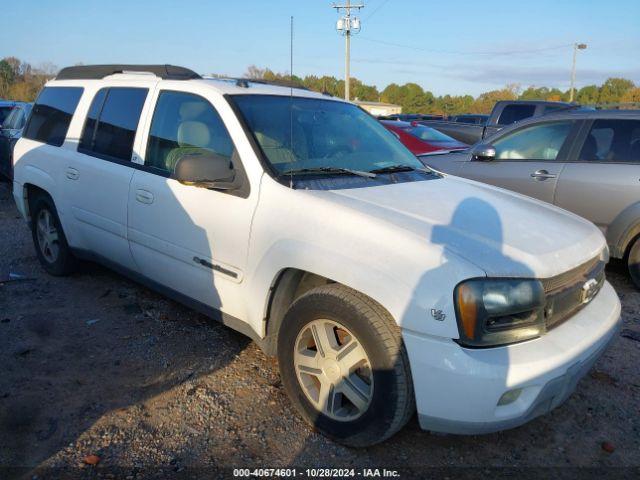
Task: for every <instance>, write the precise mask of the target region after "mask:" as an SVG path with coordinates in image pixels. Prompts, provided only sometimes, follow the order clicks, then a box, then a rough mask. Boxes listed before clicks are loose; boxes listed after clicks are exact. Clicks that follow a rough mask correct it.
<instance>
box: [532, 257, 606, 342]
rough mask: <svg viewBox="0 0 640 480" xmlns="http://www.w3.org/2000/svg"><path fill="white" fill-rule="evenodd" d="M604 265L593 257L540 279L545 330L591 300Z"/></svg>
mask: <svg viewBox="0 0 640 480" xmlns="http://www.w3.org/2000/svg"><path fill="white" fill-rule="evenodd" d="M604 266H605V262H603V261H602V260H601V259H600V258H599V257H596V258H594V259H593V260H590V261H589V262H586V263H584V264H582V265H580V266H579V267H577V268H574V269H572V270H569V271H568V272H565V273H562V274H560V275H557V276H556V277H552V278H549V279H545V280H542V284H543V285H544V289H545V293H546V296H547V303H546V305H545V322H546V325H547V330H550V329H552V328H554V327H556V326H558V325H559V324H560V323H562V322H563V321H564V320H566V319H567V318H569V317H571V316H572V315H574V314H575V313H577V312H578V311H579V310H580V309H582V308H583V307H585V306H586V305H587V304H588V303H589V302H590V301H591V300H593V298H594V297H595V296H596V295H597V294H598V292H599V291H600V289H601V288H602V285H603V284H604V280H605V273H604ZM588 282H589V283H588Z"/></svg>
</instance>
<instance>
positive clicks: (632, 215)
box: [605, 202, 640, 258]
mask: <svg viewBox="0 0 640 480" xmlns="http://www.w3.org/2000/svg"><path fill="white" fill-rule="evenodd" d="M638 235H640V202H636V203H634V204H631V205H629V206H628V207H627V208H625V209H624V210H623V211H622V212H620V214H618V216H617V217H616V218H615V219H614V220H613V221H612V222H611V223H610V224H609V227H608V228H607V232H606V235H605V236H606V237H607V244H608V245H609V250H610V253H611V256H612V257H615V258H622V257H623V256H624V254H625V253H626V251H627V248H628V246H629V244H630V242H631V241H632V240H633V239H634V238H636V237H637V236H638Z"/></svg>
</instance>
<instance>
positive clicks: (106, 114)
mask: <svg viewBox="0 0 640 480" xmlns="http://www.w3.org/2000/svg"><path fill="white" fill-rule="evenodd" d="M147 93H148V89H146V88H125V87H113V88H104V89H102V90H100V91H99V92H98V93H97V94H96V96H95V97H94V99H93V102H92V103H91V107H90V109H89V113H88V115H87V119H86V121H85V126H84V130H83V131H82V136H81V137H80V144H79V146H78V150H79V151H81V152H83V153H86V154H89V155H93V156H97V157H99V158H102V157H104V158H106V159H115V160H123V161H130V160H131V155H132V153H133V142H134V140H135V137H136V130H137V128H138V122H139V121H140V114H141V113H142V107H143V106H144V102H145V100H146V98H147Z"/></svg>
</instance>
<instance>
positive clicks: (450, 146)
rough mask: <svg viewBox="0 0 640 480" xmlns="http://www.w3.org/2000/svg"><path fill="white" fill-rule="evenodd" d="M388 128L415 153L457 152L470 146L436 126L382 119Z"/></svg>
mask: <svg viewBox="0 0 640 480" xmlns="http://www.w3.org/2000/svg"><path fill="white" fill-rule="evenodd" d="M380 123H382V124H383V125H384V126H385V127H386V128H387V130H389V131H391V132H392V133H393V134H394V135H395V136H396V137H398V139H399V140H400V141H401V142H402V143H403V144H404V146H405V147H407V148H408V149H409V150H410V151H411V153H413V154H414V155H418V156H419V155H425V154H427V153H433V152H455V151H458V150H464V149H466V148H468V145H467V144H465V143H462V142H459V141H458V140H456V139H454V138H451V137H449V136H448V135H445V134H444V133H441V132H439V131H438V130H436V129H435V128H430V127H425V126H424V125H421V124H420V123H417V122H413V123H409V122H401V121H391V120H381V121H380Z"/></svg>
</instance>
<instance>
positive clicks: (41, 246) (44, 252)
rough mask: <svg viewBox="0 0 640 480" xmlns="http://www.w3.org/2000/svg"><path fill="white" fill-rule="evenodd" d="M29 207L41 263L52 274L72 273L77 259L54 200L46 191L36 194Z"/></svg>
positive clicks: (34, 240) (34, 241)
mask: <svg viewBox="0 0 640 480" xmlns="http://www.w3.org/2000/svg"><path fill="white" fill-rule="evenodd" d="M29 208H30V211H31V234H32V237H33V244H34V246H35V247H36V254H37V255H38V260H40V264H41V265H42V266H43V268H44V269H45V270H46V271H47V273H50V274H51V275H68V274H70V273H72V272H73V271H74V270H75V267H76V259H75V257H74V256H73V253H72V252H71V249H70V248H69V245H68V244H67V239H66V237H65V235H64V232H63V230H62V225H61V224H60V219H59V218H58V212H57V211H56V207H55V206H54V204H53V201H52V200H51V198H50V197H49V196H48V195H46V194H44V193H41V194H36V196H35V197H34V198H33V200H32V201H31V202H30V207H29Z"/></svg>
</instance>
